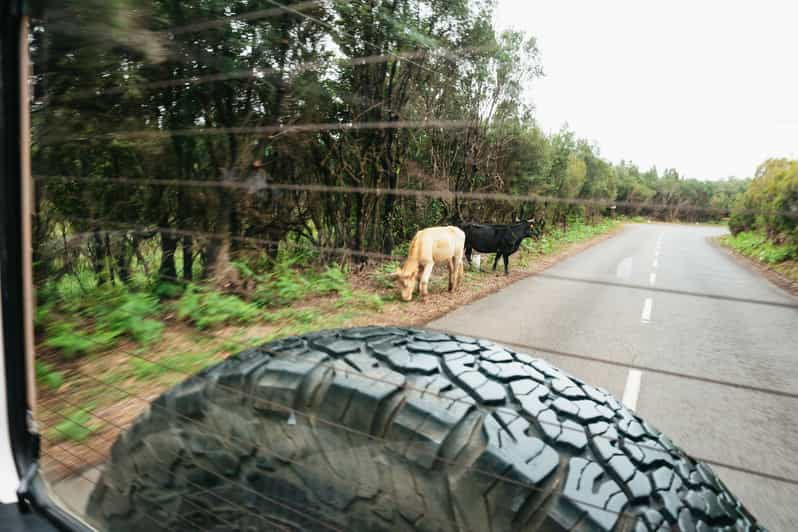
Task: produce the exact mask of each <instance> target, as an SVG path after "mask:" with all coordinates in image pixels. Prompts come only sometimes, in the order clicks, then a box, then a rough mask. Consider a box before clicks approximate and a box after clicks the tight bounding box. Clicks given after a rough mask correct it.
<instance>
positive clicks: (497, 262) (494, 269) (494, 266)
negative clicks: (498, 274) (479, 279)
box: [493, 253, 502, 272]
mask: <svg viewBox="0 0 798 532" xmlns="http://www.w3.org/2000/svg"><path fill="white" fill-rule="evenodd" d="M501 256H502V254H501V253H496V258H495V259H493V271H494V272H495V271H496V265H497V264H499V257H501Z"/></svg>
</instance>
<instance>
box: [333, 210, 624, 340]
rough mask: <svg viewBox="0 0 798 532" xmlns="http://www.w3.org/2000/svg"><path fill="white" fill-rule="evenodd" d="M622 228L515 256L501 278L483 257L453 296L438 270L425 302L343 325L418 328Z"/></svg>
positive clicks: (402, 305)
mask: <svg viewBox="0 0 798 532" xmlns="http://www.w3.org/2000/svg"><path fill="white" fill-rule="evenodd" d="M623 227H624V226H623V224H618V225H617V226H616V227H614V228H613V229H610V230H609V231H608V232H606V233H603V234H600V235H597V236H594V237H592V238H590V239H588V240H584V241H581V242H576V243H570V244H564V245H563V246H562V247H561V249H558V250H557V251H555V252H553V253H550V254H540V255H533V254H531V253H529V254H525V253H519V256H513V257H511V259H510V274H509V275H504V273H503V272H502V271H501V266H500V267H499V268H498V269H497V271H496V272H493V271H491V269H490V268H491V261H489V260H487V259H488V258H491V259H492V256H488V255H483V257H482V259H483V261H482V271H479V272H477V271H467V272H466V281H465V283H464V286H461V287H460V288H459V289H458V290H456V291H455V292H454V293H449V292H448V291H446V289H445V288H446V287H445V286H443V279H442V276H445V270H444V271H440V270H439V269H437V270H436V272H435V273H433V283H432V284H431V288H430V294H429V295H428V296H427V298H426V300H423V301H422V300H421V299H420V298H418V296H417V295H416V297H414V299H413V301H411V302H409V303H406V302H402V301H395V302H392V303H390V304H387V305H386V306H385V307H384V308H383V309H382V311H381V312H379V313H373V314H368V315H363V316H359V317H357V318H356V319H353V320H351V321H349V322H347V323H346V326H348V327H349V326H361V325H395V326H422V325H424V324H426V323H429V322H431V321H433V320H436V319H438V318H440V317H441V316H443V315H444V314H448V313H449V312H452V311H454V310H455V309H457V308H458V307H461V306H463V305H467V304H469V303H471V302H473V301H476V300H478V299H482V298H483V297H486V296H489V295H490V294H493V293H495V292H497V291H498V290H501V289H502V288H505V287H507V286H509V285H511V284H513V283H515V282H517V281H520V280H521V279H525V278H527V277H529V276H532V275H535V274H536V273H540V272H542V271H544V270H546V269H548V268H550V267H551V266H553V265H554V264H556V263H558V262H560V261H562V260H564V259H566V258H568V257H571V256H573V255H576V254H577V253H580V252H582V251H584V250H585V249H587V248H589V247H591V246H595V245H596V244H598V243H600V242H603V241H605V240H607V239H609V238H612V237H613V236H615V235H616V234H618V233H619V232H620V231H622V230H623ZM436 274H437V275H436ZM436 277H437V278H436Z"/></svg>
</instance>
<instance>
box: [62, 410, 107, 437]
mask: <svg viewBox="0 0 798 532" xmlns="http://www.w3.org/2000/svg"><path fill="white" fill-rule="evenodd" d="M92 408H93V405H89V406H85V407H82V408H76V409H74V410H71V411H70V412H69V413H67V414H64V416H63V417H64V420H63V421H61V422H60V423H58V424H57V425H55V426H54V427H53V430H52V433H53V434H52V436H51V437H52V438H53V439H54V440H55V441H64V440H67V441H75V442H82V441H83V440H85V439H86V438H88V437H89V436H90V435H91V434H93V433H94V432H96V431H97V430H98V429H99V428H100V427H101V426H102V425H101V423H99V422H98V421H96V420H95V419H94V416H92V415H91V409H92Z"/></svg>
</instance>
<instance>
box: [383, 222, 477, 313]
mask: <svg viewBox="0 0 798 532" xmlns="http://www.w3.org/2000/svg"><path fill="white" fill-rule="evenodd" d="M464 247H465V233H463V231H461V230H460V229H459V228H457V227H453V226H448V227H428V228H426V229H422V230H421V231H419V232H418V233H416V236H414V237H413V240H412V242H410V250H409V252H408V254H407V260H406V261H405V263H404V265H403V266H402V267H401V268H397V270H396V271H395V272H394V274H393V275H394V276H395V277H396V284H397V287H398V288H399V291H400V293H401V295H402V299H403V300H405V301H410V300H411V299H413V291H414V290H415V288H416V280H418V284H419V293H420V294H421V297H424V296H426V295H427V293H428V291H427V288H428V286H429V277H430V275H431V274H432V267H433V266H434V265H435V264H441V263H446V265H447V267H448V268H449V291H450V292H451V291H452V290H454V289H455V288H457V285H459V284H460V280H461V279H462V277H463V253H464V251H463V249H464ZM419 273H421V278H420V279H419Z"/></svg>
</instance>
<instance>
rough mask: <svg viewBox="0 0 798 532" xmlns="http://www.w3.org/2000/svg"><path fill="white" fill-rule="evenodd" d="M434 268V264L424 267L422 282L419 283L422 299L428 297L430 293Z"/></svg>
mask: <svg viewBox="0 0 798 532" xmlns="http://www.w3.org/2000/svg"><path fill="white" fill-rule="evenodd" d="M432 266H433V263H431V262H430V263H428V264H425V265H424V271H423V272H421V282H420V283H419V292H420V293H421V297H426V296H427V294H428V293H429V278H430V275H432Z"/></svg>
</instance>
